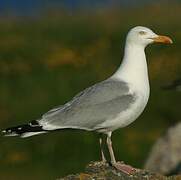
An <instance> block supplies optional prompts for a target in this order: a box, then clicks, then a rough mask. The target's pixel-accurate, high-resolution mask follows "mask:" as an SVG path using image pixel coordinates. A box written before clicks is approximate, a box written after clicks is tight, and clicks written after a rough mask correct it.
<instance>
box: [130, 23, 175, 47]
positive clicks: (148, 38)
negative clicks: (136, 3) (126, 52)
mask: <svg viewBox="0 0 181 180" xmlns="http://www.w3.org/2000/svg"><path fill="white" fill-rule="evenodd" d="M154 42H155V43H165V44H171V43H172V40H171V38H169V37H168V36H162V35H157V34H156V33H154V32H153V31H152V30H151V29H149V28H146V27H143V26H136V27H134V28H132V29H131V30H130V31H129V32H128V35H127V43H129V44H132V45H141V46H143V47H146V46H147V45H148V44H151V43H154Z"/></svg>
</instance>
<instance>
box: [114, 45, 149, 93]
mask: <svg viewBox="0 0 181 180" xmlns="http://www.w3.org/2000/svg"><path fill="white" fill-rule="evenodd" d="M144 49H145V48H144V47H143V46H141V45H140V46H139V45H137V44H130V43H126V46H125V52H124V58H123V61H122V63H121V66H120V67H119V69H118V70H117V71H116V72H115V74H113V76H112V77H113V78H116V79H119V80H123V81H126V82H128V83H129V84H131V85H133V86H134V87H135V89H136V90H141V89H142V90H148V91H149V81H148V70H147V62H146V56H145V52H144ZM145 88H146V89H145Z"/></svg>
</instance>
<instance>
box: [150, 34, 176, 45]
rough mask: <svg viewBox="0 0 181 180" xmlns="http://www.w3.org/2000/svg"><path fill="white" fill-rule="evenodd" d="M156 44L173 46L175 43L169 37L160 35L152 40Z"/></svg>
mask: <svg viewBox="0 0 181 180" xmlns="http://www.w3.org/2000/svg"><path fill="white" fill-rule="evenodd" d="M152 39H153V41H154V42H155V43H163V44H172V43H173V41H172V40H171V38H169V37H168V36H161V35H158V36H157V37H154V38H152Z"/></svg>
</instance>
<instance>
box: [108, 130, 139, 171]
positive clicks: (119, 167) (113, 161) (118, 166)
mask: <svg viewBox="0 0 181 180" xmlns="http://www.w3.org/2000/svg"><path fill="white" fill-rule="evenodd" d="M107 146H108V150H109V153H110V158H111V164H112V166H113V167H115V168H116V169H117V170H120V171H122V172H123V173H125V174H134V173H135V172H136V169H135V168H133V167H131V166H129V165H126V164H124V163H121V162H116V159H115V156H114V151H113V148H112V141H111V133H109V134H108V136H107Z"/></svg>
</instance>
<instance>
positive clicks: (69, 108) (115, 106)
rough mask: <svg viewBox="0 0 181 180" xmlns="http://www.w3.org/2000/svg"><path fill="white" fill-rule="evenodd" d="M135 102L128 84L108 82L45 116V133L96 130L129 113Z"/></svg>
mask: <svg viewBox="0 0 181 180" xmlns="http://www.w3.org/2000/svg"><path fill="white" fill-rule="evenodd" d="M134 100H135V96H134V95H132V94H129V88H128V85H127V83H125V82H120V81H117V80H113V79H108V80H105V81H103V82H100V83H98V84H95V85H94V86H91V87H89V88H87V89H85V90H84V91H82V92H81V93H79V94H78V95H77V96H75V97H74V98H73V99H72V100H71V101H70V102H68V103H66V104H65V105H64V106H61V107H60V108H58V109H57V110H56V109H55V110H52V111H49V112H48V114H47V113H46V114H44V115H43V117H42V120H40V123H41V124H42V126H43V128H45V129H59V128H78V129H87V130H93V129H96V128H97V127H99V125H100V124H102V123H104V122H105V121H106V120H107V119H111V118H114V117H115V116H116V115H118V114H119V113H120V112H121V111H124V110H126V109H127V108H128V107H129V106H130V105H131V104H132V103H133V102H134Z"/></svg>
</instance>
